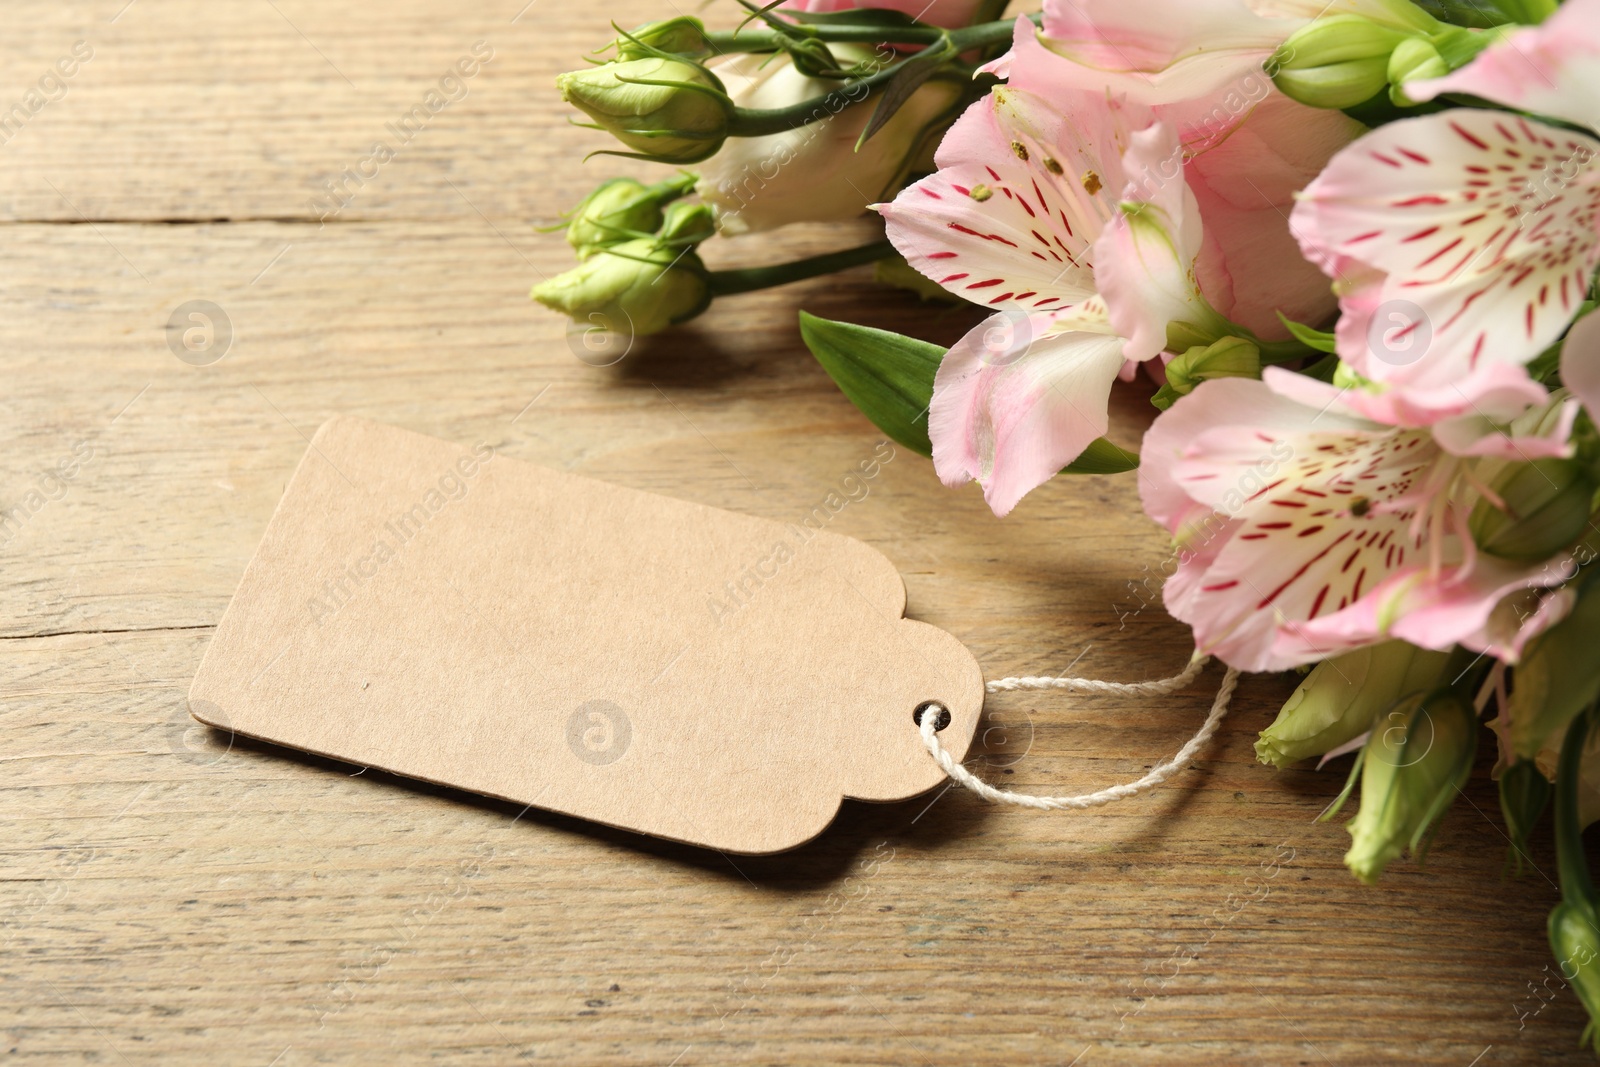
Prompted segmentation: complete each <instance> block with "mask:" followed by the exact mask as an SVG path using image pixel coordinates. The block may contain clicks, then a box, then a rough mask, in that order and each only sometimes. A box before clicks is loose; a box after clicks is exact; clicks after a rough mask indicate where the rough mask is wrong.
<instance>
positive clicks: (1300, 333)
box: [1278, 311, 1337, 352]
mask: <svg viewBox="0 0 1600 1067" xmlns="http://www.w3.org/2000/svg"><path fill="white" fill-rule="evenodd" d="M1278 319H1279V321H1281V322H1282V323H1283V324H1284V325H1285V326H1287V327H1288V328H1289V332H1290V333H1291V334H1293V335H1294V339H1295V340H1296V341H1299V342H1300V343H1301V344H1303V345H1305V346H1306V347H1307V348H1309V349H1311V350H1313V351H1315V352H1334V351H1336V350H1337V349H1336V348H1335V345H1334V338H1333V334H1331V333H1327V332H1325V331H1322V330H1317V329H1313V328H1312V327H1310V326H1306V325H1303V324H1301V323H1298V322H1295V321H1293V320H1292V319H1288V318H1285V317H1284V315H1283V313H1282V312H1281V311H1280V312H1279V313H1278Z"/></svg>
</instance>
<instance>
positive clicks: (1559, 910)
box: [1550, 903, 1600, 1051]
mask: <svg viewBox="0 0 1600 1067" xmlns="http://www.w3.org/2000/svg"><path fill="white" fill-rule="evenodd" d="M1597 929H1600V919H1597V917H1596V915H1595V912H1594V909H1593V908H1592V907H1589V906H1587V905H1585V904H1582V903H1578V904H1568V903H1561V904H1557V905H1556V906H1555V908H1554V909H1553V910H1552V911H1551V912H1550V951H1551V952H1553V953H1555V957H1556V965H1557V966H1558V967H1559V968H1560V970H1561V977H1562V979H1563V980H1565V981H1566V982H1568V983H1570V984H1571V985H1572V988H1573V990H1574V991H1575V992H1576V993H1577V994H1578V999H1579V1000H1581V1001H1582V1002H1583V1006H1584V1007H1585V1008H1586V1009H1588V1012H1589V1017H1590V1018H1591V1019H1594V1018H1600V932H1597ZM1589 1027H1590V1029H1591V1030H1592V1029H1594V1023H1593V1022H1591V1023H1590V1024H1589ZM1591 1044H1594V1045H1596V1046H1600V1038H1597V1039H1596V1040H1594V1041H1592V1042H1591ZM1597 1051H1600V1048H1597Z"/></svg>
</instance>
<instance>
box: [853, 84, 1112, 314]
mask: <svg viewBox="0 0 1600 1067" xmlns="http://www.w3.org/2000/svg"><path fill="white" fill-rule="evenodd" d="M1108 112H1109V109H1108V108H1106V107H1104V106H1102V107H1101V108H1100V114H1098V115H1096V114H1095V113H1093V112H1092V110H1091V109H1089V108H1087V107H1084V108H1081V109H1078V110H1076V111H1074V110H1072V109H1070V108H1069V109H1067V110H1062V109H1061V108H1059V107H1057V106H1054V105H1053V104H1052V103H1051V102H1047V101H1044V100H1042V99H1040V98H1037V97H1035V96H1033V95H1032V94H1029V93H1025V92H1021V91H1018V90H1015V89H1009V88H999V89H996V90H995V91H994V92H993V93H991V94H990V96H989V97H987V98H985V99H983V100H980V101H978V102H977V103H976V104H973V105H972V107H970V108H968V109H967V112H966V114H964V115H963V116H962V117H961V118H960V120H959V121H958V122H957V123H956V125H955V126H954V127H953V128H952V129H951V131H950V133H949V134H948V135H947V136H946V137H945V140H944V143H943V144H942V145H941V146H940V149H939V166H940V170H939V171H938V172H937V173H935V174H932V175H930V176H929V177H927V178H924V179H923V180H922V181H920V182H917V183H916V184H915V185H912V186H910V187H909V188H907V189H906V190H905V191H904V192H902V193H901V194H900V195H899V196H898V197H897V198H896V199H895V201H894V202H893V203H892V204H882V205H879V206H878V211H879V212H880V213H881V214H882V215H883V216H884V218H885V219H886V220H887V222H888V234H889V239H890V240H891V241H892V242H894V245H895V247H896V248H897V249H899V251H900V253H901V254H902V255H904V256H905V257H906V259H907V261H909V262H910V263H911V265H912V266H913V267H915V268H916V269H917V270H918V271H920V272H921V273H922V274H925V275H926V276H927V277H929V278H931V279H933V280H934V281H936V282H938V283H939V284H940V285H943V286H944V287H945V288H946V289H948V290H950V291H951V292H952V293H955V294H956V295H958V296H961V297H964V298H965V299H968V300H971V301H973V302H975V303H983V304H989V305H991V306H995V307H1008V306H1009V307H1015V308H1017V309H1018V310H1020V311H1023V312H1026V313H1032V312H1034V311H1053V310H1058V309H1063V308H1066V307H1068V306H1072V305H1075V304H1078V303H1080V302H1081V301H1082V300H1083V299H1085V298H1086V297H1087V296H1089V295H1090V294H1092V293H1093V292H1094V283H1093V279H1092V275H1091V274H1090V271H1091V270H1092V267H1091V264H1090V255H1089V250H1090V247H1091V245H1092V243H1093V241H1094V239H1095V237H1096V236H1097V235H1098V234H1099V233H1100V230H1101V228H1102V227H1103V226H1104V225H1105V220H1106V219H1107V218H1109V217H1110V216H1111V214H1112V213H1113V211H1114V210H1115V207H1114V200H1113V199H1112V198H1113V196H1114V195H1115V191H1116V190H1115V187H1113V188H1112V189H1109V190H1108V189H1106V188H1105V186H1106V184H1107V183H1108V182H1109V181H1110V180H1112V177H1113V176H1109V175H1108V176H1105V177H1102V174H1101V172H1102V171H1104V170H1106V169H1107V168H1106V164H1105V163H1103V162H1102V161H1101V148H1102V146H1103V145H1104V144H1106V143H1110V144H1112V145H1114V144H1115V143H1116V140H1117V136H1118V134H1117V131H1116V130H1115V129H1114V128H1113V123H1112V121H1111V117H1110V115H1109V113H1108ZM1074 120H1076V121H1074ZM1110 162H1111V164H1112V165H1113V166H1116V167H1119V168H1120V165H1121V164H1120V161H1119V160H1118V159H1117V157H1116V156H1115V155H1113V156H1112V157H1111V160H1110ZM1115 177H1117V178H1120V172H1119V173H1118V174H1117V175H1115Z"/></svg>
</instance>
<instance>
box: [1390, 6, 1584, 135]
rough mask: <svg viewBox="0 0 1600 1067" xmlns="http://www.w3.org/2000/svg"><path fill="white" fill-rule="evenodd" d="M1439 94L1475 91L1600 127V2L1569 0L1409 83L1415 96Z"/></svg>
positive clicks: (1521, 107) (1511, 104)
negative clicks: (1456, 65)
mask: <svg viewBox="0 0 1600 1067" xmlns="http://www.w3.org/2000/svg"><path fill="white" fill-rule="evenodd" d="M1440 93H1470V94H1471V95H1473V96H1481V97H1483V98H1484V99H1485V100H1493V101H1495V102H1497V103H1501V104H1505V105H1506V106H1508V107H1514V108H1517V109H1518V110H1521V111H1532V112H1535V113H1537V114H1540V115H1549V116H1550V117H1551V118H1557V119H1566V120H1567V121H1568V122H1575V123H1577V124H1578V125H1580V126H1588V127H1589V128H1590V129H1600V0H1567V2H1566V3H1564V4H1562V5H1561V6H1560V7H1558V8H1557V9H1556V11H1555V13H1554V14H1553V15H1551V16H1550V17H1549V18H1547V19H1546V20H1545V21H1544V22H1543V23H1541V24H1540V25H1538V26H1526V27H1523V28H1522V29H1520V30H1517V31H1515V32H1514V33H1512V34H1511V36H1510V37H1508V38H1506V39H1505V40H1503V41H1498V42H1496V43H1495V44H1493V45H1490V46H1489V47H1488V48H1486V49H1484V50H1483V51H1482V52H1480V53H1479V54H1478V56H1477V58H1475V59H1474V60H1473V61H1472V62H1471V63H1468V64H1467V65H1466V66H1464V67H1462V68H1461V69H1460V70H1457V71H1452V72H1451V73H1449V74H1447V75H1445V76H1444V77H1442V78H1435V79H1432V80H1431V81H1418V82H1408V83H1407V84H1406V95H1407V96H1409V97H1411V98H1412V99H1413V100H1432V99H1433V98H1434V97H1435V96H1437V95H1438V94H1440ZM1584 162H1585V163H1587V162H1589V160H1585V161H1584Z"/></svg>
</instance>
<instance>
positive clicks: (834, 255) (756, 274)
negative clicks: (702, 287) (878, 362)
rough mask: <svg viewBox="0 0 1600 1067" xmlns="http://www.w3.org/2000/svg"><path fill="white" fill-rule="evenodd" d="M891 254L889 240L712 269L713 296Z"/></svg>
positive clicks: (830, 271) (798, 278)
mask: <svg viewBox="0 0 1600 1067" xmlns="http://www.w3.org/2000/svg"><path fill="white" fill-rule="evenodd" d="M892 255H894V246H893V245H891V244H890V243H889V242H888V241H874V242H872V243H871V244H869V245H862V246H861V247H860V248H848V249H845V250H844V251H843V252H827V253H824V254H823V255H820V256H811V257H809V258H807V259H799V260H795V261H794V262H793V263H777V264H774V265H772V266H770V267H746V268H744V269H743V270H714V271H712V272H711V274H710V278H709V282H710V285H711V293H712V295H713V296H732V295H734V294H735V293H753V292H755V291H756V290H757V289H771V288H773V287H775V286H779V285H788V284H789V283H790V282H798V281H804V280H805V279H807V278H816V277H819V276H821V275H824V274H833V273H834V272H836V271H841V270H848V269H849V268H851V267H859V266H862V265H863V264H866V263H876V262H877V261H878V260H880V259H885V258H887V257H889V256H892Z"/></svg>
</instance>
